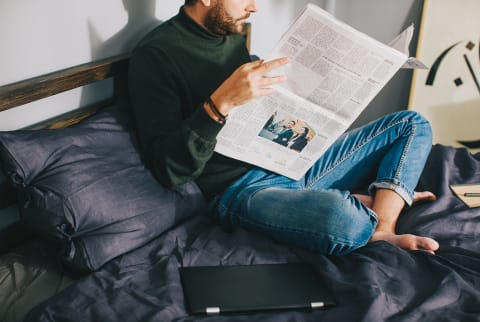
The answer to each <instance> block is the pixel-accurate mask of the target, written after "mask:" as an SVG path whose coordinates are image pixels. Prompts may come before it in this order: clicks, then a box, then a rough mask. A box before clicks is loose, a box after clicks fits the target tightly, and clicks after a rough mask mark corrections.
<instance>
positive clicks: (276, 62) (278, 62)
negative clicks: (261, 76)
mask: <svg viewBox="0 0 480 322" xmlns="http://www.w3.org/2000/svg"><path fill="white" fill-rule="evenodd" d="M286 64H288V58H287V57H281V58H277V59H273V60H270V61H268V62H266V63H263V64H262V65H261V66H260V67H259V68H261V69H262V72H263V73H266V72H269V71H271V70H273V69H275V68H278V67H280V66H283V65H286Z"/></svg>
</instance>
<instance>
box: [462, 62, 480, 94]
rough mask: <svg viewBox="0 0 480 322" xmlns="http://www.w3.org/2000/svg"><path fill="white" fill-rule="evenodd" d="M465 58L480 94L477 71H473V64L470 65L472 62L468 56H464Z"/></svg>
mask: <svg viewBox="0 0 480 322" xmlns="http://www.w3.org/2000/svg"><path fill="white" fill-rule="evenodd" d="M463 58H465V62H466V63H467V67H468V70H469V71H470V74H471V75H472V78H473V81H474V82H475V85H476V86H477V90H478V92H479V93H480V84H479V83H478V79H477V75H475V71H474V70H473V67H472V64H470V60H469V59H468V56H467V55H466V54H464V55H463Z"/></svg>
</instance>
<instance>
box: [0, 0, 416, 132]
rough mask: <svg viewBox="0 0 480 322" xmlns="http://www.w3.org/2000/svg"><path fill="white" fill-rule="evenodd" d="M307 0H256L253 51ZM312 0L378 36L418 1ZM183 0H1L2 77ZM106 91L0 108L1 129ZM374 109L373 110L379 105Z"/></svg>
mask: <svg viewBox="0 0 480 322" xmlns="http://www.w3.org/2000/svg"><path fill="white" fill-rule="evenodd" d="M307 2H308V1H307V0H259V1H258V2H257V3H258V6H259V12H258V13H256V14H254V15H253V16H252V18H251V22H252V26H253V31H252V32H253V34H252V52H253V53H255V54H257V55H259V56H266V55H267V54H268V51H269V49H270V48H271V47H272V46H273V45H274V44H275V42H276V40H277V39H278V38H279V37H280V36H281V35H282V33H283V31H284V30H285V29H286V28H287V26H288V25H289V24H291V23H292V21H293V20H294V19H295V18H296V17H297V16H298V14H299V13H300V11H301V10H302V8H303V7H304V5H305V4H306V3H307ZM310 2H315V3H317V4H318V5H320V6H322V7H324V8H325V7H326V8H330V10H335V14H336V15H337V16H338V17H339V18H340V19H342V20H345V21H346V22H348V23H351V24H353V25H354V26H355V27H356V28H358V29H360V30H362V31H364V32H366V33H368V34H370V35H372V36H374V37H376V38H378V39H380V40H383V41H388V40H390V39H391V38H393V36H395V35H396V34H397V33H398V32H399V31H400V30H401V29H402V27H404V26H405V25H408V24H409V23H410V22H411V21H410V20H412V19H418V16H419V13H418V10H417V9H418V8H416V7H418V5H417V4H418V3H420V5H421V1H415V0H403V1H396V0H362V1H358V0H357V1H354V0H336V1H335V0H316V1H313V0H312V1H310ZM182 4H183V0H168V1H166V0H163V1H159V0H122V1H119V0H101V1H95V0H68V1H66V0H42V1H39V0H0V44H1V45H0V46H1V47H2V48H1V54H0V55H1V56H0V71H1V72H0V85H4V84H8V83H12V82H16V81H19V80H22V79H25V78H28V77H32V76H36V75H39V74H43V73H47V72H51V71H55V70H59V69H62V68H66V67H68V66H72V65H76V64H81V63H85V62H89V61H92V60H95V59H100V58H103V57H106V56H109V55H112V54H115V53H120V52H124V51H127V50H129V49H131V48H132V46H133V45H134V44H135V42H136V40H138V38H139V37H140V36H141V35H142V34H144V33H145V32H146V31H147V30H148V29H150V28H152V27H153V26H154V25H156V24H158V23H159V21H160V20H165V19H168V18H169V17H170V16H172V15H174V14H176V13H177V12H178V8H179V7H180V6H181V5H182ZM412 8H413V11H414V13H413V15H412V13H411V11H412ZM415 11H417V12H415ZM412 17H413V18H412ZM405 82H407V83H408V84H405ZM397 85H398V84H397ZM398 86H400V91H396V89H395V88H394V89H389V92H393V94H391V93H390V94H388V97H389V100H388V105H389V106H390V109H391V108H392V107H393V108H397V106H399V105H403V103H402V102H401V100H402V99H405V100H406V99H407V98H408V92H407V97H404V96H405V91H404V89H405V88H408V86H409V79H405V78H402V79H401V81H400V84H399V85H398ZM110 93H111V84H110V83H108V82H106V83H104V84H103V85H101V86H94V87H93V88H88V89H81V90H73V91H70V92H67V93H65V94H62V95H59V96H58V97H55V98H48V99H45V100H42V101H41V102H36V103H31V104H27V105H25V106H23V107H22V108H21V109H15V111H13V110H8V111H4V112H0V130H11V129H18V128H21V127H25V126H28V125H30V124H33V123H36V122H39V121H41V120H44V119H48V118H50V117H53V116H55V115H58V114H61V113H64V112H66V111H68V110H71V109H74V108H77V107H79V106H84V105H86V104H88V103H90V102H92V101H95V100H98V99H100V98H102V97H107V96H108V95H110ZM399 100H400V103H398V101H399ZM383 104H384V103H383V102H382V105H383ZM402 107H403V106H402ZM374 110H375V112H374V113H373V114H375V113H383V111H384V109H383V108H375V109H374ZM388 110H389V109H388V108H387V109H386V110H385V111H388ZM367 118H368V116H367Z"/></svg>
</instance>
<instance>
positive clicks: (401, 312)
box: [26, 145, 480, 322]
mask: <svg viewBox="0 0 480 322" xmlns="http://www.w3.org/2000/svg"><path fill="white" fill-rule="evenodd" d="M472 182H480V154H476V155H472V154H470V153H469V152H468V151H467V150H465V149H462V148H451V147H445V146H441V145H436V146H434V147H433V150H432V152H431V154H430V157H429V160H428V162H427V166H426V168H425V171H424V173H423V175H422V178H421V180H420V182H419V186H418V188H417V190H430V191H432V192H434V193H435V194H437V197H438V200H437V201H435V202H424V203H421V204H417V205H415V206H413V207H411V208H408V209H405V211H404V212H403V213H402V214H401V216H400V219H399V222H398V232H399V233H414V234H420V235H425V236H431V237H433V238H435V239H436V240H437V241H438V242H439V243H440V249H439V250H438V252H437V253H436V254H435V255H432V254H428V253H426V252H423V251H406V250H403V249H400V248H398V247H395V246H392V245H390V244H388V243H386V242H383V241H379V242H374V243H370V244H368V245H367V246H365V247H363V248H361V249H359V250H357V251H355V252H353V253H351V254H349V255H346V256H339V257H334V256H320V255H316V254H313V253H311V252H308V251H305V250H301V249H298V248H294V247H288V246H285V245H282V244H279V243H275V242H273V241H271V240H270V239H268V238H267V237H264V236H262V235H259V234H255V233H252V232H247V231H245V230H243V229H237V230H235V231H234V232H225V231H223V230H222V229H221V228H220V227H219V226H218V225H217V224H216V223H215V222H214V221H212V220H211V219H210V218H209V217H207V216H196V217H194V218H191V219H189V220H187V221H186V222H184V223H182V224H180V225H178V226H176V227H174V228H172V229H171V230H169V231H168V232H166V233H164V234H163V235H161V236H160V237H158V238H156V239H155V240H153V241H151V242H149V243H148V244H146V245H144V246H142V247H140V248H137V249H136V250H134V251H131V252H130V253H127V254H125V255H122V256H120V257H117V258H116V259H114V260H112V261H110V262H109V263H107V264H106V265H105V266H103V267H102V268H101V269H100V270H98V271H97V272H95V273H92V274H89V275H87V276H85V277H83V278H81V279H80V280H78V281H76V282H75V283H72V284H71V285H70V286H68V287H67V288H65V289H64V290H63V291H62V292H60V293H58V294H57V295H54V296H53V297H51V298H49V299H48V300H46V301H44V302H43V303H41V304H40V305H38V306H36V307H35V308H34V309H33V310H32V311H30V313H29V314H28V316H27V318H26V321H82V322H85V321H104V322H105V321H144V322H145V321H201V320H204V319H205V320H206V319H208V321H275V322H282V321H285V322H286V321H369V322H370V321H435V322H438V321H480V208H471V209H469V208H468V207H466V205H464V204H463V203H462V201H460V200H459V199H457V198H456V197H455V196H454V195H453V194H452V192H451V191H450V189H449V184H453V183H472ZM298 261H303V262H309V263H311V264H312V265H313V267H314V268H315V269H316V270H317V271H318V273H319V274H320V276H321V277H322V279H323V281H324V283H325V285H326V286H327V287H328V289H329V290H330V292H331V293H332V295H333V296H334V298H335V300H336V302H337V306H336V307H334V308H331V309H328V310H324V311H313V312H300V311H287V312H265V313H256V314H245V315H238V314H237V315H225V316H224V315H217V316H212V317H202V316H190V315H189V314H188V313H187V310H186V305H185V301H184V297H183V291H182V286H181V282H180V277H179V273H178V267H180V266H194V265H235V264H263V263H283V262H298Z"/></svg>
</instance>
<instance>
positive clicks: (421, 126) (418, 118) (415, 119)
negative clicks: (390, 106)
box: [399, 110, 433, 141]
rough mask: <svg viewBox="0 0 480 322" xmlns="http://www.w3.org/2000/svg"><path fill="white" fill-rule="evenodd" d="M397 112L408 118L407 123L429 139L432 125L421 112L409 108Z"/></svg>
mask: <svg viewBox="0 0 480 322" xmlns="http://www.w3.org/2000/svg"><path fill="white" fill-rule="evenodd" d="M399 114H400V115H401V117H403V118H405V119H408V120H409V124H411V125H412V126H413V127H415V129H416V131H417V132H418V134H421V135H422V136H424V137H426V138H430V141H431V139H432V135H433V134H432V126H431V125H430V122H429V121H428V120H427V119H426V118H425V117H424V116H423V115H422V114H420V113H418V112H416V111H410V110H407V111H402V112H399Z"/></svg>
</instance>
